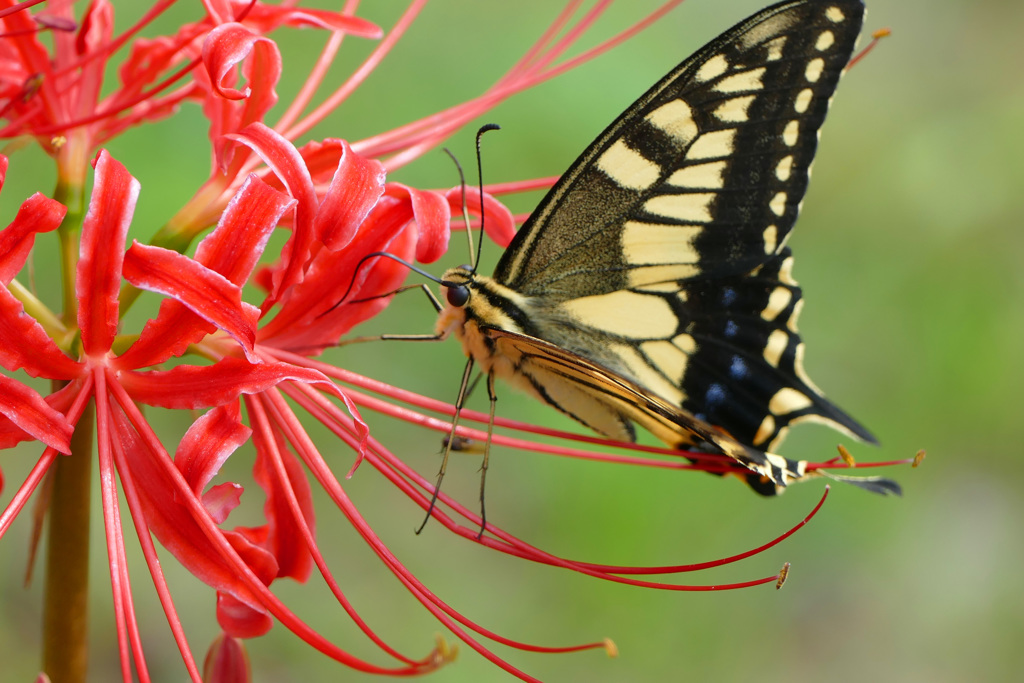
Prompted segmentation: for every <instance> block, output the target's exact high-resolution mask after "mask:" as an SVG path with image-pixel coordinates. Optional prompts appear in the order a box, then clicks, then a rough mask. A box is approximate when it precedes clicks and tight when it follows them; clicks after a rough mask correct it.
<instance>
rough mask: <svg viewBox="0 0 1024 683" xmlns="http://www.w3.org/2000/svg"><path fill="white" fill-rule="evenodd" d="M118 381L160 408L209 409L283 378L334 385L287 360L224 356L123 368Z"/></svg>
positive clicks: (130, 391)
mask: <svg viewBox="0 0 1024 683" xmlns="http://www.w3.org/2000/svg"><path fill="white" fill-rule="evenodd" d="M119 380H120V384H121V386H122V387H124V389H125V391H127V392H128V393H129V394H130V395H131V397H132V398H133V399H135V400H136V401H138V402H140V403H145V404H147V405H153V406H161V407H163V408H190V409H194V408H209V407H211V406H218V405H223V404H225V403H227V402H228V401H233V400H234V399H236V398H238V397H239V395H241V394H257V393H259V392H261V391H266V390H267V389H270V388H271V387H273V386H275V385H277V384H279V383H281V382H283V381H285V380H295V381H297V382H307V383H315V384H320V385H323V386H324V387H325V388H328V389H330V390H333V389H334V387H333V385H332V384H331V382H330V381H329V380H328V379H327V377H326V376H324V375H323V374H321V373H320V372H317V371H316V370H309V369H307V368H300V367H297V366H294V365H289V364H287V363H258V364H254V363H248V362H246V361H244V360H242V359H240V358H225V359H224V360H221V361H218V362H217V363H214V364H213V365H208V366H197V365H179V366H178V367H176V368H172V369H170V370H151V371H149V372H135V371H130V370H126V371H123V372H122V373H121V375H120V377H119Z"/></svg>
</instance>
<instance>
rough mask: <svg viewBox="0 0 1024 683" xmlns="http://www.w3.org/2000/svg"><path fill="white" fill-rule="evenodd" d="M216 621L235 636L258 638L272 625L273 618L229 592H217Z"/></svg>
mask: <svg viewBox="0 0 1024 683" xmlns="http://www.w3.org/2000/svg"><path fill="white" fill-rule="evenodd" d="M217 623H218V624H219V625H220V627H221V628H222V629H224V632H225V633H228V634H230V635H231V636H233V637H235V638H258V637H259V636H262V635H264V634H265V633H267V632H268V631H269V630H270V629H271V628H273V626H274V620H273V619H272V618H271V617H270V615H269V614H267V613H266V612H264V611H263V610H261V609H257V608H254V607H253V606H252V605H250V604H248V603H245V602H243V601H241V600H239V599H238V598H236V597H234V596H233V595H231V594H229V593H222V592H219V591H218V592H217Z"/></svg>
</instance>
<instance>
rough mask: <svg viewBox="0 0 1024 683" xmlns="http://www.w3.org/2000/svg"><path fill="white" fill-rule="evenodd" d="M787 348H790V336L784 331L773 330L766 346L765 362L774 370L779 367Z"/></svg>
mask: <svg viewBox="0 0 1024 683" xmlns="http://www.w3.org/2000/svg"><path fill="white" fill-rule="evenodd" d="M787 346H789V335H788V334H786V332H785V331H784V330H772V332H771V334H769V335H768V341H767V342H766V343H765V345H764V353H763V355H764V359H765V362H767V363H768V365H770V366H772V367H773V368H777V367H779V360H781V358H782V353H783V352H784V351H785V350H786V347H787Z"/></svg>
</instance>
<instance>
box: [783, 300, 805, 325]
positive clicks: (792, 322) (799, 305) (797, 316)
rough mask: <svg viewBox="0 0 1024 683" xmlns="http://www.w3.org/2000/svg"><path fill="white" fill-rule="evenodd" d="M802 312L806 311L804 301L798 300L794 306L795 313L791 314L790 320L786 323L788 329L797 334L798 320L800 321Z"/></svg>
mask: <svg viewBox="0 0 1024 683" xmlns="http://www.w3.org/2000/svg"><path fill="white" fill-rule="evenodd" d="M802 310H804V300H803V299H797V301H796V303H795V304H793V312H792V313H790V314H789V320H787V321H786V327H788V328H789V329H790V331H791V332H793V333H796V324H797V320H799V319H800V311H802Z"/></svg>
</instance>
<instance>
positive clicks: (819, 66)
mask: <svg viewBox="0 0 1024 683" xmlns="http://www.w3.org/2000/svg"><path fill="white" fill-rule="evenodd" d="M823 71H825V60H824V59H822V58H821V57H815V58H814V59H812V60H811V61H809V62H807V69H806V70H805V71H804V78H806V79H807V81H808V82H810V83H817V82H818V79H819V78H821V74H822V72H823Z"/></svg>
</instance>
